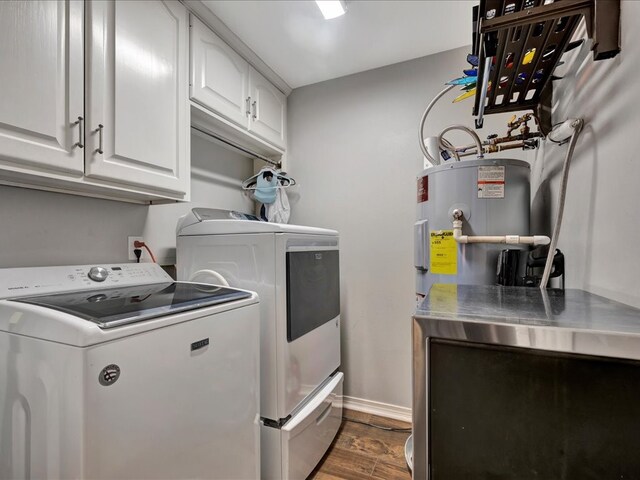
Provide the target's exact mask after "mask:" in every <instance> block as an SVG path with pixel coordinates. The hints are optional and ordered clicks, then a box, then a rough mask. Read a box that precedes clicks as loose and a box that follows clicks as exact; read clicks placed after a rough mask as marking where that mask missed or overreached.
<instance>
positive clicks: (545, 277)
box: [540, 119, 584, 290]
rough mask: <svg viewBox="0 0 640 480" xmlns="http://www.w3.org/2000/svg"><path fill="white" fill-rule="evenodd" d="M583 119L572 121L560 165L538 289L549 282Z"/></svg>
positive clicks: (543, 287)
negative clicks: (554, 209)
mask: <svg viewBox="0 0 640 480" xmlns="http://www.w3.org/2000/svg"><path fill="white" fill-rule="evenodd" d="M583 125H584V121H583V120H582V119H577V120H576V121H574V122H573V123H572V125H571V126H572V127H573V135H571V140H569V149H568V150H567V155H566V156H565V157H564V165H563V166H562V181H561V183H560V195H559V197H558V212H557V213H556V221H555V225H554V226H553V235H552V237H551V244H550V245H549V253H548V254H547V262H546V263H545V265H544V273H543V274H542V280H541V281H540V290H545V289H546V288H547V284H548V283H549V277H550V276H551V267H552V265H553V257H554V256H555V253H556V246H557V245H558V236H559V235H560V227H561V226H562V214H563V213H564V201H565V198H566V196H567V183H568V180H569V164H570V163H571V158H572V157H573V151H574V149H575V148H576V142H577V141H578V135H580V131H581V130H582V126H583Z"/></svg>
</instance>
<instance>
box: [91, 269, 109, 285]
mask: <svg viewBox="0 0 640 480" xmlns="http://www.w3.org/2000/svg"><path fill="white" fill-rule="evenodd" d="M108 276H109V272H108V270H107V269H106V268H104V267H91V270H89V278H90V279H91V280H93V281H94V282H104V281H105V280H106V279H107V277H108Z"/></svg>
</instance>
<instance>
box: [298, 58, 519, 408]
mask: <svg viewBox="0 0 640 480" xmlns="http://www.w3.org/2000/svg"><path fill="white" fill-rule="evenodd" d="M466 53H467V49H466V48H462V49H456V50H452V51H450V52H445V53H441V54H437V55H432V56H429V57H425V58H421V59H417V60H412V61H409V62H404V63H400V64H396V65H392V66H389V67H385V68H380V69H376V70H372V71H369V72H364V73H360V74H356V75H351V76H348V77H343V78H339V79H335V80H330V81H327V82H323V83H319V84H315V85H311V86H307V87H303V88H299V89H296V90H294V91H293V93H292V94H291V96H290V97H289V99H288V118H289V127H288V128H289V170H290V173H291V175H292V176H293V177H294V178H295V179H296V180H297V181H298V182H299V183H300V184H301V187H300V198H299V199H297V201H296V203H294V204H293V207H292V220H291V221H292V223H299V224H307V225H314V226H320V227H328V228H335V229H337V230H339V231H340V242H341V244H340V248H341V252H340V262H341V281H342V319H343V329H342V335H343V341H342V365H343V369H344V371H345V379H346V380H345V382H346V384H345V394H346V395H348V396H352V397H356V398H362V399H366V400H372V401H377V402H383V403H389V404H392V405H396V406H404V407H410V406H411V380H410V373H411V364H410V361H411V360H410V355H411V335H410V325H411V323H410V319H411V315H412V312H413V309H414V306H415V285H414V267H413V258H412V257H413V223H414V222H415V211H416V176H417V175H418V174H419V173H420V171H421V170H422V155H421V153H420V147H419V144H418V123H419V120H420V117H421V115H422V112H423V110H424V108H425V107H426V106H427V104H428V103H429V102H430V101H431V99H432V98H433V97H434V96H435V95H436V93H438V92H439V91H440V90H442V88H443V87H444V83H445V82H446V81H447V80H450V79H452V78H454V77H456V76H459V75H461V74H462V69H463V68H466V67H465V65H466V62H465V57H466ZM453 97H454V95H453V94H452V93H450V94H449V95H448V96H446V97H444V98H443V99H442V100H441V102H440V103H439V104H438V105H437V106H436V107H435V108H434V110H433V112H432V114H431V116H430V118H429V119H428V120H427V126H426V129H425V131H426V132H427V134H430V135H434V134H436V133H438V132H440V130H442V129H443V128H444V127H445V126H447V125H450V124H452V123H463V124H466V125H472V120H471V110H472V108H473V104H472V100H467V101H465V102H462V103H460V104H456V105H452V104H451V101H452V99H453ZM506 118H508V116H492V117H487V120H486V122H485V128H484V130H483V131H482V132H481V133H482V134H483V135H488V134H489V133H492V132H494V131H496V132H499V133H505V122H506ZM492 126H493V127H497V129H496V128H492ZM452 138H453V139H454V140H456V139H463V141H464V142H465V143H471V142H470V141H469V139H468V138H466V137H464V136H459V137H456V135H452ZM514 152H515V153H513V154H511V155H510V156H511V157H518V158H523V154H522V152H517V151H514Z"/></svg>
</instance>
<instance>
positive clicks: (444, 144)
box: [438, 125, 484, 161]
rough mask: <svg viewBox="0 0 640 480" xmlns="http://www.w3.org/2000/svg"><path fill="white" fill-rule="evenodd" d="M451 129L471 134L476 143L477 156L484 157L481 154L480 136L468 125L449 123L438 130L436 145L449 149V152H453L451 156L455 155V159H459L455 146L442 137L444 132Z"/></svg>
mask: <svg viewBox="0 0 640 480" xmlns="http://www.w3.org/2000/svg"><path fill="white" fill-rule="evenodd" d="M451 130H461V131H463V132H467V133H468V134H469V135H471V137H473V141H474V142H475V143H476V148H477V149H478V158H483V157H484V155H483V154H482V141H481V140H480V137H479V136H478V134H477V133H476V132H475V131H473V130H472V129H470V128H469V127H465V126H464V125H449V126H448V127H447V128H445V129H444V130H442V131H441V132H440V135H438V145H439V146H440V148H442V149H443V150H448V151H450V152H451V153H453V156H454V157H456V160H457V161H460V157H459V156H458V152H457V151H456V147H454V146H453V145H452V144H451V142H449V141H448V140H446V139H445V138H444V134H445V133H447V132H450V131H451Z"/></svg>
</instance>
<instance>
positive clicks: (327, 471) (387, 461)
mask: <svg viewBox="0 0 640 480" xmlns="http://www.w3.org/2000/svg"><path fill="white" fill-rule="evenodd" d="M344 416H345V417H346V418H352V419H355V420H360V421H363V422H368V423H373V424H375V425H382V426H385V427H396V428H409V427H411V425H410V424H408V423H404V422H400V421H397V420H392V419H389V418H383V417H377V416H375V415H369V414H366V413H361V412H356V411H353V410H345V411H344ZM408 436H409V433H402V432H389V431H385V430H380V429H377V428H373V427H369V426H367V425H361V424H358V423H353V422H348V421H344V422H342V426H341V427H340V430H339V431H338V435H337V436H336V439H335V440H334V441H333V444H332V445H331V447H330V448H329V451H328V452H327V454H326V455H325V456H324V458H323V459H322V461H321V462H320V464H319V465H318V466H317V467H316V469H315V470H314V471H313V473H312V474H311V475H310V476H309V479H308V480H338V479H341V480H360V479H383V480H411V473H410V471H409V469H408V468H407V464H406V462H405V458H404V442H405V441H406V440H407V437H408Z"/></svg>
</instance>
